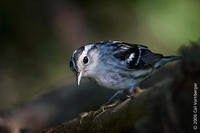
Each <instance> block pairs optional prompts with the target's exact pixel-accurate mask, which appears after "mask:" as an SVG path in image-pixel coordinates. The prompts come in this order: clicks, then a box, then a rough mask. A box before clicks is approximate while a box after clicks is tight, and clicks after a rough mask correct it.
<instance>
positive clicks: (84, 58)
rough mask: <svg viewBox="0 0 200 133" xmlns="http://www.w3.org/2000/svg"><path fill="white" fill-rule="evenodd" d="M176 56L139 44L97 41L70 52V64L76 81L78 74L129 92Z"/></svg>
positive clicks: (106, 85)
mask: <svg viewBox="0 0 200 133" xmlns="http://www.w3.org/2000/svg"><path fill="white" fill-rule="evenodd" d="M179 58H180V57H178V56H168V57H164V56H163V55H162V54H156V53H153V52H151V51H150V50H149V49H148V47H146V46H143V45H139V44H129V43H126V42H121V41H101V42H98V43H94V44H88V45H85V46H82V47H81V48H79V49H77V50H76V51H75V52H74V53H73V55H72V58H71V61H70V67H71V69H72V70H73V71H74V72H75V74H76V76H77V81H78V84H79V83H80V79H81V77H88V78H92V79H94V80H96V81H97V83H98V84H99V85H102V86H105V87H107V88H111V89H116V90H123V89H130V91H133V89H134V88H135V86H136V85H138V84H139V83H140V82H141V81H143V80H144V79H146V78H147V77H149V76H150V75H151V74H152V73H153V72H154V71H155V70H156V69H157V68H159V67H160V66H162V65H164V64H165V63H167V62H171V61H174V60H177V59H179Z"/></svg>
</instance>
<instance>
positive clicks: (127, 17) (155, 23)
mask: <svg viewBox="0 0 200 133" xmlns="http://www.w3.org/2000/svg"><path fill="white" fill-rule="evenodd" d="M199 13H200V1H198V0H168V1H165V0H151V1H145V0H123V1H120V0H109V1H108V0H97V1H94V0H84V1H83V0H76V1H74V0H18V1H15V0H1V1H0V110H1V111H5V110H12V109H13V108H16V107H18V106H20V105H22V104H24V103H26V102H27V101H29V100H30V99H33V98H35V97H36V96H38V95H42V94H46V93H48V92H50V91H52V90H55V89H56V88H60V86H63V85H64V86H65V85H70V86H71V88H73V87H74V88H75V77H74V75H73V73H72V72H71V71H70V69H69V59H70V56H71V54H72V53H73V51H74V50H75V49H77V48H78V47H80V46H81V45H84V44H87V43H93V42H96V41H100V40H121V41H127V42H130V43H141V44H144V45H147V46H148V47H149V48H150V49H152V51H154V52H158V53H163V54H164V55H178V54H179V53H178V48H179V47H180V46H181V45H183V44H189V41H197V40H198V39H199V35H200V18H199ZM83 82H84V80H83ZM61 88H62V87H61Z"/></svg>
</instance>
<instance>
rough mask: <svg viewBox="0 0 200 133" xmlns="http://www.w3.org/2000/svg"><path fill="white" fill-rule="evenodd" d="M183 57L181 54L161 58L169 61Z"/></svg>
mask: <svg viewBox="0 0 200 133" xmlns="http://www.w3.org/2000/svg"><path fill="white" fill-rule="evenodd" d="M181 58H182V57H181V56H165V57H163V58H162V59H161V60H163V61H164V62H166V63H168V62H172V61H176V60H181Z"/></svg>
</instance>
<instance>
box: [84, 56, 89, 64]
mask: <svg viewBox="0 0 200 133" xmlns="http://www.w3.org/2000/svg"><path fill="white" fill-rule="evenodd" d="M83 63H84V64H86V63H88V57H87V56H85V57H84V58H83Z"/></svg>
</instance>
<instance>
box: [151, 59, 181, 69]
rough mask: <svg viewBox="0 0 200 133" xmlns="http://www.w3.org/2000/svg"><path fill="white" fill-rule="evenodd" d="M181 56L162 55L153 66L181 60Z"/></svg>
mask: <svg viewBox="0 0 200 133" xmlns="http://www.w3.org/2000/svg"><path fill="white" fill-rule="evenodd" d="M181 59H182V57H181V56H164V57H163V58H162V59H161V60H160V61H159V62H158V63H156V64H155V65H154V67H155V68H159V67H160V66H163V65H165V64H166V63H168V62H172V61H177V60H181Z"/></svg>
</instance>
